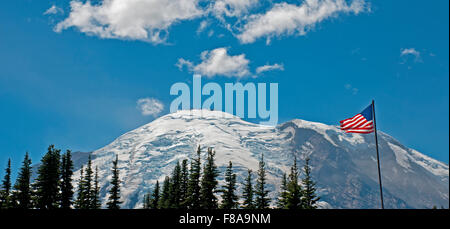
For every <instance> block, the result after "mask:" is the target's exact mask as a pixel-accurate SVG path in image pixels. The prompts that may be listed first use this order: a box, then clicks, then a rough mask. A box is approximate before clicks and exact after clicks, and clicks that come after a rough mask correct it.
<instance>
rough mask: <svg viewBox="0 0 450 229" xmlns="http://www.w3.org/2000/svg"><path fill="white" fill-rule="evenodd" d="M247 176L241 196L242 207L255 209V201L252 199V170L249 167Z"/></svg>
mask: <svg viewBox="0 0 450 229" xmlns="http://www.w3.org/2000/svg"><path fill="white" fill-rule="evenodd" d="M247 172H248V175H247V178H246V179H245V185H244V191H243V193H242V197H243V199H244V202H243V204H242V206H241V207H242V208H243V209H255V203H254V200H253V192H254V191H253V184H252V170H251V169H249V170H248V171H247Z"/></svg>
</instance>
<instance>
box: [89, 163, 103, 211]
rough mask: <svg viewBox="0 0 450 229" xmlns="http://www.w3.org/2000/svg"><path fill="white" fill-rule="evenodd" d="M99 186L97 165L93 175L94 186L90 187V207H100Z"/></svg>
mask: <svg viewBox="0 0 450 229" xmlns="http://www.w3.org/2000/svg"><path fill="white" fill-rule="evenodd" d="M99 195H100V187H99V185H98V167H97V166H96V167H95V175H94V187H93V189H92V200H91V208H92V209H100V207H101V203H100V196H99Z"/></svg>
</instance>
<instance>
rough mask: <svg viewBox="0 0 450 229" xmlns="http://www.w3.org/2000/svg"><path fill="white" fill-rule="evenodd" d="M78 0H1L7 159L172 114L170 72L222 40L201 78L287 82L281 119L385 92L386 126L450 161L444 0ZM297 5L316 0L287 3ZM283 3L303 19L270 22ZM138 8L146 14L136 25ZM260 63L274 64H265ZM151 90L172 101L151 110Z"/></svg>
mask: <svg viewBox="0 0 450 229" xmlns="http://www.w3.org/2000/svg"><path fill="white" fill-rule="evenodd" d="M114 1H120V0H113V1H111V2H114ZM141 1H143V2H145V0H141ZM69 2H70V1H42V0H21V1H6V2H4V3H3V5H2V7H1V8H0V20H1V21H2V22H3V23H2V25H0V107H1V110H0V111H1V112H0V126H1V128H0V168H4V166H5V165H6V161H7V159H8V158H12V160H13V167H14V168H17V167H19V166H20V162H21V161H22V159H23V155H24V154H25V152H26V151H29V152H30V154H31V156H32V159H33V162H37V161H38V160H40V157H41V155H43V154H44V153H45V150H46V148H47V146H48V145H49V144H55V145H56V146H57V148H62V149H72V150H74V151H91V150H95V149H98V148H100V147H102V146H104V145H106V144H108V143H110V142H111V141H112V140H114V139H115V138H116V137H118V136H120V135H121V134H123V133H125V132H127V131H129V130H132V129H134V128H136V127H139V126H141V125H143V124H145V123H148V122H150V121H152V120H153V119H154V118H155V117H158V116H161V115H164V114H167V113H168V112H169V109H168V108H169V105H170V102H171V101H172V100H173V99H174V98H175V97H174V96H170V95H169V89H170V86H171V85H172V84H173V83H175V82H187V83H190V82H191V80H192V73H193V72H198V73H204V72H205V70H204V68H201V67H199V66H205V65H202V64H207V61H208V60H207V58H208V57H213V56H214V55H215V53H216V52H214V50H216V51H218V50H222V51H223V50H225V52H226V53H225V54H224V53H223V52H222V57H223V58H224V59H223V60H224V61H231V62H232V63H234V64H236V66H235V65H233V66H234V67H236V68H235V69H213V72H212V73H211V77H210V78H204V79H203V81H204V82H209V81H213V82H218V83H220V84H223V83H225V82H242V83H245V82H267V83H269V82H276V83H279V117H280V118H279V122H284V121H288V120H291V119H294V118H301V119H305V120H311V121H318V122H323V123H326V124H335V125H337V124H338V122H339V120H342V119H345V118H348V117H351V116H353V115H354V114H356V113H358V112H360V111H361V110H362V109H363V108H365V107H366V106H367V105H368V104H369V103H370V101H371V100H372V99H375V101H376V109H377V124H378V128H379V129H380V130H381V131H384V132H386V133H388V134H390V135H392V136H393V137H395V138H397V139H398V140H399V141H400V142H402V143H403V144H405V145H406V146H408V147H412V148H415V149H417V150H419V151H421V152H422V153H424V154H426V155H429V156H431V157H433V158H436V159H438V160H441V161H444V162H446V163H448V161H449V141H448V139H449V90H448V89H449V67H448V63H449V51H448V50H449V46H448V44H449V30H448V27H449V20H448V18H449V14H448V8H449V6H448V4H449V2H448V1H443V0H442V1H441V0H440V1H432V2H423V1H412V0H407V1H406V0H404V1H403V0H396V1H371V0H364V1H363V0H359V1H350V0H349V1H342V0H329V1H326V2H324V1H319V2H315V1H312V0H310V1H309V5H305V4H306V3H305V2H304V1H300V0H299V1H297V0H290V1H264V0H261V1H257V0H246V1H244V2H246V3H248V4H247V5H245V4H244V5H232V6H230V5H228V6H227V8H220V5H217V6H216V5H215V6H211V5H208V4H211V3H210V2H208V1H206V0H201V1H199V2H198V1H196V0H192V1H191V2H193V4H194V5H193V6H194V8H192V9H187V8H188V7H189V6H186V5H182V8H180V7H179V6H177V5H176V4H181V3H180V2H178V1H174V2H175V3H176V4H174V5H173V7H174V8H173V9H166V8H165V7H166V6H167V4H164V0H161V2H162V4H161V5H157V6H154V7H155V8H157V7H160V8H158V9H160V10H161V11H158V12H162V13H161V15H153V14H151V13H147V12H145V7H139V6H130V7H128V8H127V10H128V11H120V10H119V14H118V15H121V16H124V17H123V18H122V17H116V16H114V12H113V13H111V11H107V10H106V11H101V10H102V7H103V8H104V9H108V8H107V5H106V3H104V2H102V1H92V4H89V5H88V3H86V2H85V1H81V2H79V1H72V2H75V4H78V5H74V3H72V8H71V5H70V4H69ZM137 2H139V1H137ZM156 2H158V1H156ZM226 2H227V1H226V0H223V3H224V4H225V3H226ZM314 2H315V3H314ZM197 3H198V4H197ZM102 4H103V5H102ZM196 4H197V5H196ZM314 4H316V5H314ZM317 4H318V5H317ZM321 4H322V5H321ZM327 4H328V5H327ZM333 4H334V5H333ZM191 6H192V5H191ZM330 6H331V7H330ZM76 7H79V8H76ZM83 7H84V8H83ZM133 7H135V8H136V10H139V9H141V11H142V8H143V9H144V13H143V14H140V13H134V12H133V10H134V8H133ZM177 7H178V8H177ZM183 7H184V8H183ZM196 7H197V8H196ZM277 7H278V8H277ZM301 7H304V9H306V8H308V9H309V10H311V13H310V14H309V15H303V16H301V15H300V16H298V15H294V16H292V15H291V14H288V13H284V11H283V10H287V11H289V10H294V11H295V10H299V9H301ZM314 7H325V8H324V9H326V10H328V11H326V12H327V13H328V14H327V13H325V14H324V15H320V14H314V9H315V8H314ZM333 7H334V8H333ZM224 9H228V10H224ZM275 9H277V10H278V11H276V10H275ZM77 10H78V11H77ZM83 10H85V11H83ZM96 10H97V11H96ZM164 10H166V11H167V12H165V11H164ZM208 10H209V11H208ZM141 11H139V12H141ZM200 11H202V12H200ZM77 12H78V13H80V12H88V13H90V14H91V15H89V17H90V20H87V21H86V20H85V21H83V20H82V19H83V18H82V17H83V15H81V14H76V13H77ZM102 12H103V13H102ZM105 12H106V13H105ZM108 12H109V13H108ZM130 12H131V13H130ZM174 12H175V13H174ZM277 12H278V13H279V12H282V13H281V14H279V16H280V15H281V16H280V17H289V16H292V17H293V19H292V18H290V19H292V20H290V19H289V18H287V19H286V18H279V19H280V20H279V21H278V22H279V23H281V24H278V25H277V24H275V25H272V24H270V23H274V21H272V20H271V21H269V24H267V22H266V24H262V25H264V26H261V23H263V22H264V17H265V16H267V17H269V16H270V15H271V14H269V13H277ZM295 12H296V11H295ZM116 13H117V12H116ZM111 15H113V16H112V17H111V18H109V19H105V18H108V16H111ZM116 15H117V14H116ZM139 15H141V18H136V17H139ZM142 15H143V16H142ZM167 15H169V16H167ZM268 15H269V16H268ZM273 15H275V14H273ZM84 16H86V15H84ZM80 17H81V18H80ZM117 18H119V19H117ZM269 18H270V17H269ZM77 19H78V20H77ZM94 19H95V20H97V21H96V22H92V20H94ZM116 19H117V20H116ZM142 19H144V21H145V20H147V22H149V23H147V24H144V25H142V26H141V27H139V20H140V21H142ZM285 19H286V20H285ZM121 20H122V21H121ZM258 23H259V24H258ZM289 23H290V24H289ZM202 24H203V27H202V26H201V25H202ZM136 25H138V26H136ZM227 26H229V27H227ZM258 26H259V27H258ZM270 26H272V27H270ZM142 29H144V30H142ZM143 31H144V33H141V32H143ZM158 32H160V33H159V36H158V35H157V34H158ZM155 34H156V35H155ZM202 52H205V53H204V54H207V55H205V56H203V57H204V59H202V56H201V53H202ZM208 55H209V56H208ZM242 55H244V56H242ZM180 58H182V59H183V60H185V61H186V62H185V63H187V64H184V65H183V68H182V69H180V68H179V67H177V63H180ZM264 65H267V66H272V67H273V68H274V69H272V70H271V71H266V72H262V73H257V71H256V69H257V68H258V67H261V66H264ZM233 66H232V67H233ZM280 66H282V67H280ZM241 73H242V74H241ZM227 74H228V76H226V75H227ZM233 74H234V75H233ZM238 74H241V76H242V77H237V76H235V75H238ZM142 98H152V99H155V101H158V103H159V104H162V105H163V106H164V108H163V109H162V110H161V109H157V110H156V111H154V110H153V111H149V113H147V114H146V115H143V112H142V110H140V109H138V108H139V107H137V101H138V100H139V99H142ZM150 105H155V104H150ZM152 112H153V113H152ZM249 121H252V120H249Z"/></svg>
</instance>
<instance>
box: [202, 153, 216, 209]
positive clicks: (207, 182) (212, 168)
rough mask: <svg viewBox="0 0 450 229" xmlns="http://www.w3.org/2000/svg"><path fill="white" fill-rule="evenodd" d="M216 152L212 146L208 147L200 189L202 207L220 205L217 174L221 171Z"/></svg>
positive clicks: (208, 207) (210, 207)
mask: <svg viewBox="0 0 450 229" xmlns="http://www.w3.org/2000/svg"><path fill="white" fill-rule="evenodd" d="M215 154H216V153H215V152H214V151H213V150H212V149H211V148H208V154H207V158H206V162H205V166H204V169H203V176H202V179H201V189H200V208H202V209H217V207H218V204H217V197H216V196H215V193H216V192H217V190H216V187H217V184H218V182H217V176H218V175H219V172H218V170H217V166H216V165H215V162H214V156H215Z"/></svg>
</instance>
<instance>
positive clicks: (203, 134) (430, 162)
mask: <svg viewBox="0 0 450 229" xmlns="http://www.w3.org/2000/svg"><path fill="white" fill-rule="evenodd" d="M198 145H200V146H201V147H202V149H203V152H206V148H207V147H213V148H214V149H215V150H216V163H217V165H218V168H219V170H220V171H221V175H220V177H219V179H220V182H223V179H224V177H223V175H224V171H225V168H226V166H227V163H228V161H232V162H233V166H234V170H235V172H236V173H237V174H238V176H237V177H238V182H239V183H242V182H243V179H244V177H245V175H246V170H247V169H252V170H253V171H256V170H257V169H258V161H259V158H260V155H261V154H262V153H263V154H264V158H265V161H266V165H267V171H268V187H269V189H270V190H271V193H270V194H271V197H272V198H276V196H277V194H278V193H277V192H278V187H279V184H280V179H281V176H282V174H283V172H288V171H289V168H290V166H291V165H292V162H293V158H294V155H295V156H296V157H297V158H298V159H299V163H300V164H302V163H303V160H304V159H305V158H306V157H310V158H311V165H312V167H313V170H312V171H313V178H314V179H315V180H316V181H317V184H318V188H319V194H320V195H321V196H322V199H321V200H322V201H323V202H321V203H320V204H321V207H333V208H378V207H379V205H380V201H379V189H378V177H377V176H378V175H377V168H376V160H375V158H376V153H375V148H374V147H375V145H374V140H373V135H372V134H370V135H358V134H346V133H343V132H342V131H340V130H339V128H338V127H336V126H329V125H325V124H321V123H315V122H308V121H304V120H299V119H296V120H292V121H289V122H286V123H283V124H280V125H279V126H277V127H267V126H260V125H258V124H254V123H249V122H246V121H243V120H241V119H240V118H238V117H236V116H233V115H230V114H227V113H223V112H219V111H207V110H187V111H179V112H176V113H172V114H168V115H165V116H163V117H161V118H158V119H157V120H155V121H153V122H151V123H149V124H146V125H144V126H142V127H139V128H137V129H135V130H132V131H130V132H128V133H125V134H124V135H122V136H120V137H119V138H117V139H116V140H114V141H113V142H112V143H110V144H109V145H107V146H105V147H103V148H101V149H99V150H96V151H94V152H93V153H92V155H93V166H94V167H95V166H98V168H99V180H100V186H101V198H102V199H103V203H105V202H106V200H107V191H108V190H109V188H110V187H109V180H110V179H111V172H110V170H111V165H112V161H113V159H114V157H115V155H116V154H117V155H118V156H119V169H120V177H121V180H122V181H123V183H122V197H123V201H124V203H123V207H125V208H138V207H141V206H142V198H143V196H144V194H145V193H146V192H147V191H149V190H150V189H151V188H152V187H153V184H154V183H155V182H156V180H159V181H160V182H162V180H163V179H164V177H165V176H166V175H169V174H170V172H171V170H172V168H173V167H174V166H175V164H176V162H177V161H180V162H181V160H183V159H189V158H190V157H192V156H193V155H194V153H195V149H196V147H197V146H198ZM379 147H380V160H381V173H382V178H383V188H384V189H383V191H384V194H385V195H384V197H385V205H386V207H388V208H430V207H432V206H433V205H437V206H440V205H443V206H445V207H448V193H449V188H448V185H449V181H448V176H449V170H448V165H446V164H444V163H441V162H439V161H436V160H434V159H431V158H429V157H427V156H425V155H423V154H421V153H419V152H417V151H415V150H413V149H409V148H407V147H405V146H403V145H402V144H401V143H399V142H398V141H396V140H395V139H394V138H392V137H390V136H389V135H386V134H384V133H381V132H380V133H379ZM85 155H87V154H85ZM203 156H204V154H203ZM80 161H81V160H80ZM78 166H79V165H76V167H78ZM78 168H79V167H78ZM75 177H76V178H78V177H79V171H76V173H75ZM272 204H275V203H274V202H273V203H272Z"/></svg>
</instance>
